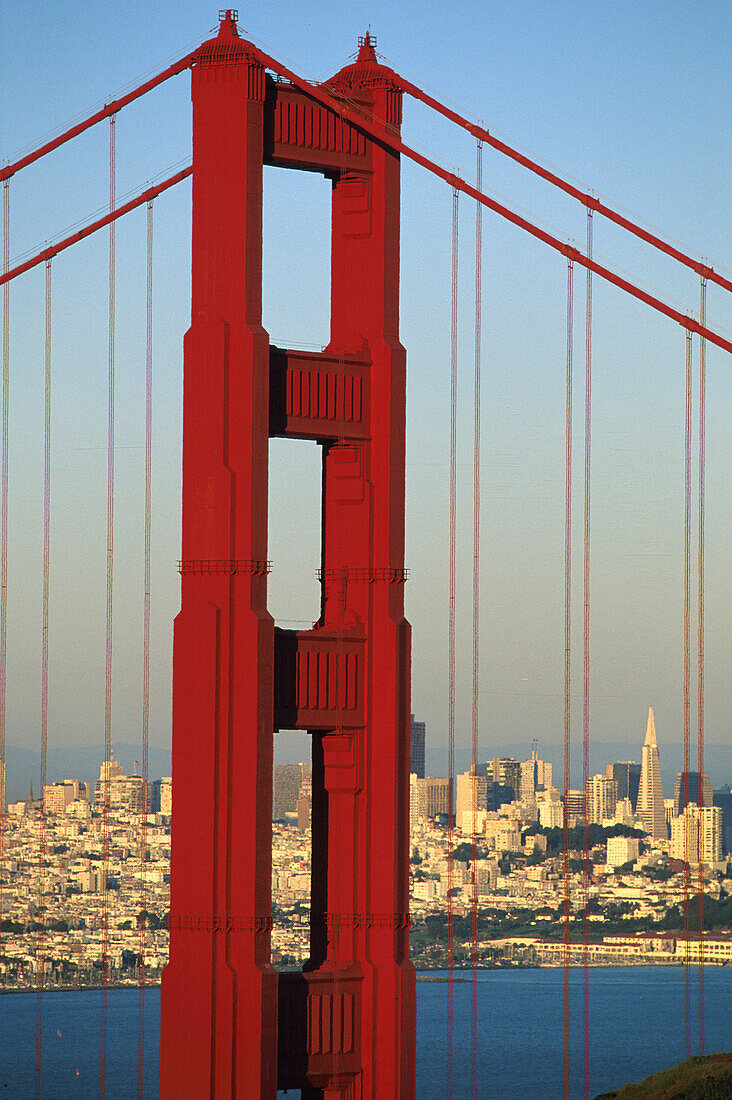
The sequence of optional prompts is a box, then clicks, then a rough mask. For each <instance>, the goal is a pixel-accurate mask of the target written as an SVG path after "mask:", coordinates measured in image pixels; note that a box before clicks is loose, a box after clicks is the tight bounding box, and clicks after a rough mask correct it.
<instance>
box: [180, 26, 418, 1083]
mask: <svg viewBox="0 0 732 1100" xmlns="http://www.w3.org/2000/svg"><path fill="white" fill-rule="evenodd" d="M329 89H330V96H331V97H333V102H334V103H335V104H336V111H335V112H332V111H330V112H320V113H319V114H316V113H315V112H313V111H312V110H311V111H310V113H309V114H306V113H303V112H300V113H298V111H299V109H300V106H302V103H300V104H299V106H298V99H297V97H295V96H293V94H292V90H291V89H289V88H288V87H287V86H281V85H278V84H276V83H275V82H274V81H272V80H271V79H270V78H265V72H264V67H263V65H262V64H261V63H260V61H259V59H258V57H257V54H256V51H255V50H254V49H253V47H251V46H250V44H249V43H246V42H244V41H243V40H241V39H239V37H238V34H237V30H236V27H235V25H234V23H233V21H232V20H231V18H230V17H227V18H225V19H224V20H223V22H222V25H221V29H220V32H219V35H218V37H217V38H215V39H212V40H211V41H209V42H206V43H204V44H203V46H202V47H201V48H200V50H199V51H198V52H197V54H196V55H195V57H194V67H193V75H192V95H193V127H194V130H193V298H192V318H191V329H190V330H189V332H188V334H187V336H186V342H185V370H184V410H183V422H184V429H183V553H182V559H183V560H182V562H181V574H182V609H181V613H180V615H179V617H178V619H177V620H176V625H175V641H174V674H173V776H174V784H175V790H176V814H175V823H174V826H173V841H172V845H173V847H172V869H171V917H170V932H171V942H170V952H171V954H170V964H169V966H168V967H167V968H166V970H165V973H164V976H163V989H162V1024H161V1026H162V1033H161V1078H160V1080H161V1096H162V1097H164V1098H173V1097H175V1098H178V1097H180V1096H188V1097H199V1096H206V1097H209V1096H217V1097H218V1096H221V1097H223V1096H226V1097H240V1098H246V1100H251V1098H254V1097H261V1098H262V1100H264V1098H267V1100H274V1097H275V1093H276V1089H277V1085H278V1082H279V1085H280V1087H288V1088H301V1089H302V1090H303V1094H304V1095H307V1096H308V1097H313V1098H315V1097H321V1096H323V1097H336V1096H339V1097H343V1098H344V1100H346V1098H347V1100H367V1098H371V1097H377V1096H378V1097H383V1098H387V1100H388V1098H394V1100H397V1098H398V1100H413V1097H414V1047H415V1026H416V1024H415V1016H416V1011H415V977H414V968H413V966H412V964H411V963H410V961H409V942H408V930H409V913H408V856H409V728H410V726H409V716H410V699H409V674H410V629H409V625H408V623H407V622H406V620H405V618H404V610H403V581H404V579H405V575H406V574H405V570H404V435H405V354H404V349H403V348H402V346H401V344H400V343H399V186H400V184H399V177H400V172H399V157H398V156H397V155H395V154H394V152H392V151H391V150H390V149H386V148H384V147H383V146H380V145H377V144H375V143H373V142H371V141H370V140H363V139H361V140H362V148H358V147H355V146H354V147H353V148H352V152H353V156H352V157H351V156H350V154H349V158H350V159H349V164H348V165H347V166H346V167H345V168H344V170H343V171H341V170H339V169H337V168H335V167H334V163H333V160H334V156H335V157H336V158H338V156H339V148H338V146H339V145H345V146H346V147H347V148H349V147H350V146H349V145H348V143H349V142H350V141H351V134H350V131H349V130H348V129H347V128H346V127H345V126H344V125H343V123H342V120H341V119H340V118H339V117H338V97H339V96H340V95H348V96H353V97H355V98H357V100H358V101H359V103H360V105H361V109H363V110H364V111H366V112H367V113H368V114H369V115H371V114H372V113H374V112H375V113H376V114H378V115H381V116H387V117H389V118H390V119H391V120H392V122H393V123H394V124H395V125H398V124H399V122H400V121H401V93H400V92H399V91H398V89H396V88H394V87H393V86H392V85H391V84H390V83H389V82H388V81H385V80H384V79H383V76H382V70H381V67H380V66H379V65H378V64H377V63H376V60H375V56H374V54H373V49H372V47H371V43H370V41H368V39H367V41H366V43H365V44H364V46H363V47H362V49H361V52H360V54H359V58H358V61H357V62H356V63H355V64H354V65H350V66H348V67H347V68H346V69H344V70H342V71H341V72H340V73H338V74H337V75H336V77H334V78H333V80H332V81H331V82H330V83H329ZM300 98H301V99H302V97H300ZM285 100H286V101H287V103H288V104H289V106H288V111H287V112H283V109H282V104H283V103H284V102H285ZM278 103H279V104H280V106H279V107H278ZM295 107H297V108H298V110H297V111H296V110H295ZM290 108H292V110H290ZM278 111H279V118H280V121H279V123H278V126H279V129H278V130H276V129H275V121H276V120H277V118H278ZM285 117H286V118H287V119H289V122H290V123H292V126H290V129H289V130H287V132H286V133H285V130H284V122H283V119H284V118H285ZM293 119H294V121H293ZM314 120H317V125H314ZM288 125H289V123H288ZM338 133H340V137H338V138H337V140H335V139H334V134H336V135H337V134H338ZM273 134H274V138H273ZM347 135H348V136H347ZM285 138H287V141H285V140H284V139H285ZM334 140H335V144H334ZM298 144H299V146H301V148H300V151H299V152H298ZM283 149H286V150H287V156H285V154H284V152H283ZM344 156H345V154H344ZM357 156H358V159H357ZM264 163H279V164H281V165H283V166H294V167H300V168H303V167H304V168H308V169H310V170H320V171H323V172H325V173H327V174H328V176H329V177H330V178H331V179H332V194H333V228H332V301H331V343H330V345H329V347H328V348H327V349H326V351H325V352H324V353H323V356H322V357H303V356H302V355H299V354H298V355H294V354H291V353H282V352H277V351H276V350H272V351H271V350H270V347H269V343H268V339H267V334H266V333H265V332H264V330H263V328H262V325H261V257H262V166H263V164H264ZM344 163H345V161H344ZM270 371H272V381H273V385H272V388H271V390H270ZM271 432H276V433H277V434H295V435H299V436H301V437H304V438H308V437H310V438H315V439H317V440H318V441H319V442H321V444H322V446H323V509H322V524H323V551H322V560H323V568H322V571H321V576H322V583H323V597H322V613H321V617H320V620H319V622H318V623H317V624H316V627H315V628H314V629H313V630H312V631H302V632H297V633H295V632H290V631H279V630H278V631H277V632H275V631H274V629H273V623H272V620H271V618H270V616H269V614H268V612H267V607H266V575H267V570H268V563H267V561H266V556H267V478H268V468H267V455H268V438H269V435H270V433H271ZM321 432H322V434H321ZM275 634H276V637H275ZM334 685H335V686H334ZM293 720H294V721H293ZM283 722H286V723H287V725H286V726H285V727H284V728H291V724H293V725H298V724H300V725H303V724H306V728H308V729H309V730H310V732H311V735H312V741H313V853H312V868H313V869H312V904H311V957H310V960H309V962H308V963H307V964H306V966H305V968H304V973H303V974H302V975H288V976H287V978H286V979H280V981H279V983H278V979H277V975H276V974H275V972H274V970H273V969H272V968H271V965H270V954H269V951H270V928H271V899H270V874H271V810H272V805H271V798H272V749H273V730H274V729H275V728H279V727H280V726H281V725H282V723H283ZM278 985H279V998H278ZM278 1000H279V1013H278ZM278 1014H279V1019H278ZM278 1035H279V1036H280V1048H279V1050H278Z"/></svg>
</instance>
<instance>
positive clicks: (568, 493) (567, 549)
mask: <svg viewBox="0 0 732 1100" xmlns="http://www.w3.org/2000/svg"><path fill="white" fill-rule="evenodd" d="M573 282H574V263H573V261H572V260H567V401H566V417H565V420H566V427H565V472H564V479H565V480H564V485H565V492H564V1098H565V1100H569V1091H570V1089H569V1085H570V1082H569V1068H570V1064H569V973H570V966H569V961H570V950H569V932H570V919H571V909H570V897H569V894H570V872H569V844H570V841H569V805H568V803H569V784H570V774H569V767H570V759H569V756H570V745H571V734H570V673H571V662H570V656H571V625H572V620H571V606H572V338H573V316H572V313H573V298H574V287H573Z"/></svg>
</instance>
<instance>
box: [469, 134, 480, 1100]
mask: <svg viewBox="0 0 732 1100" xmlns="http://www.w3.org/2000/svg"><path fill="white" fill-rule="evenodd" d="M476 162H477V163H476V168H477V179H478V189H481V187H482V182H483V143H482V141H480V140H478V142H477V149H476ZM482 258H483V207H482V206H481V205H480V203H479V202H478V203H476V204H475V398H474V404H475V421H474V438H473V709H472V727H473V729H472V732H473V768H472V773H473V774H472V777H471V789H472V791H471V793H472V805H473V822H472V826H473V827H472V830H471V831H472V833H473V895H472V922H471V924H472V928H471V931H472V943H471V956H470V1097H471V1100H477V1095H478V826H477V816H478V721H479V687H480V381H481V379H480V365H481V364H480V352H481V322H482V301H481V297H482V287H481V278H482Z"/></svg>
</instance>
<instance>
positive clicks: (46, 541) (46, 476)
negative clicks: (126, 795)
mask: <svg viewBox="0 0 732 1100" xmlns="http://www.w3.org/2000/svg"><path fill="white" fill-rule="evenodd" d="M50 562H51V261H50V260H47V261H46V336H45V354H44V423H43V583H42V598H41V751H40V758H41V812H40V817H39V846H38V916H37V920H38V923H39V925H40V928H39V931H38V940H37V943H36V1058H35V1061H36V1064H35V1097H36V1100H40V1096H41V1065H42V1031H43V1028H42V1025H43V984H44V978H45V970H44V966H45V963H44V955H43V951H44V941H45V925H46V917H45V910H44V907H43V904H44V903H43V895H44V891H45V872H46V799H45V787H46V779H47V771H48V768H47V765H48V611H49V596H50Z"/></svg>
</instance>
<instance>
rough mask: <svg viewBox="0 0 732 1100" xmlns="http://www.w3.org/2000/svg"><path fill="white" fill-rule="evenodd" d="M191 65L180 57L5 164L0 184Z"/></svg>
mask: <svg viewBox="0 0 732 1100" xmlns="http://www.w3.org/2000/svg"><path fill="white" fill-rule="evenodd" d="M192 63H193V54H186V56H185V57H181V59H180V60H179V61H174V62H173V64H172V65H169V66H168V68H167V69H164V70H163V71H162V72H161V73H158V74H157V76H153V77H151V78H150V79H149V80H146V81H145V82H144V84H139V85H138V86H137V88H133V89H132V91H131V92H127V94H126V95H123V96H121V97H120V98H119V99H113V100H112V102H111V103H107V104H106V105H105V106H104V107H101V108H100V109H99V110H98V111H96V112H95V113H94V114H93V115H89V117H88V118H85V119H84V120H83V121H82V122H77V123H76V125H75V126H71V127H69V129H68V130H64V132H63V133H62V134H59V135H58V137H55V138H52V139H51V141H47V142H46V144H45V145H41V146H39V147H38V148H37V149H33V150H32V152H30V153H26V154H25V156H23V157H20V158H19V159H18V160H16V161H14V162H13V163H12V164H6V165H5V167H4V168H0V182H2V181H3V180H7V179H10V177H11V176H14V175H15V173H16V172H19V171H20V170H21V168H27V167H28V165H29V164H33V163H34V162H35V161H37V160H40V159H41V157H45V156H46V155H47V154H48V153H52V152H53V150H54V149H58V148H59V146H61V145H65V144H66V142H67V141H71V139H72V138H75V137H78V136H79V134H83V133H84V131H85V130H88V129H90V127H92V126H95V125H96V124H97V122H102V120H103V119H105V118H109V116H110V115H116V114H117V112H118V111H121V110H122V108H123V107H126V106H127V104H128V103H132V102H133V101H134V100H135V99H139V98H140V96H143V95H145V94H146V93H147V92H150V91H152V89H153V88H157V86H158V85H159V84H163V83H164V82H165V81H166V80H170V78H171V76H177V75H178V73H182V72H183V71H184V69H190V67H191V64H192Z"/></svg>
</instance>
